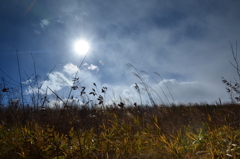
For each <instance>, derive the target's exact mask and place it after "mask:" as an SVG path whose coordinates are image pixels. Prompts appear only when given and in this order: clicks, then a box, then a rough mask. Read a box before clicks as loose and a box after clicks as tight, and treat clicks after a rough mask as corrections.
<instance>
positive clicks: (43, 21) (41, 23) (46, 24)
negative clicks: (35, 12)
mask: <svg viewBox="0 0 240 159" xmlns="http://www.w3.org/2000/svg"><path fill="white" fill-rule="evenodd" d="M49 24H50V22H49V20H47V19H43V20H41V22H40V26H41V28H42V29H44V28H45V27H47V26H48V25H49Z"/></svg>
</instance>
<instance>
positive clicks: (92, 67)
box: [88, 64, 99, 71]
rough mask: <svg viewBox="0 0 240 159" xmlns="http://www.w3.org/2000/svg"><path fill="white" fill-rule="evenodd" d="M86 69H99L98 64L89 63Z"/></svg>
mask: <svg viewBox="0 0 240 159" xmlns="http://www.w3.org/2000/svg"><path fill="white" fill-rule="evenodd" d="M88 69H89V70H97V71H99V67H98V66H95V65H93V64H91V65H90V66H88Z"/></svg>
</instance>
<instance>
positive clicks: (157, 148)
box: [0, 49, 240, 159]
mask: <svg viewBox="0 0 240 159" xmlns="http://www.w3.org/2000/svg"><path fill="white" fill-rule="evenodd" d="M232 51H233V49H232ZM235 55H236V54H234V52H233V56H235ZM33 61H34V59H33ZM235 62H236V64H238V63H237V61H235ZM18 63H19V60H18ZM81 65H82V63H81V64H80V66H79V68H80V67H81ZM130 66H131V67H133V68H134V66H132V65H130ZM234 66H236V67H235V68H236V70H237V72H238V71H239V69H238V65H234ZM34 69H35V63H34ZM134 69H135V73H134V75H135V76H136V77H137V78H139V79H140V81H141V84H142V86H143V88H144V90H145V91H146V92H147V94H148V97H149V100H150V102H151V104H150V105H144V104H141V105H139V104H137V103H134V104H130V105H126V103H124V102H122V101H120V102H113V104H111V105H107V104H106V103H105V99H104V94H105V93H106V91H107V88H106V87H103V88H102V89H101V91H100V90H98V88H97V86H96V84H95V83H93V85H94V86H95V89H92V92H85V87H81V88H78V78H77V73H76V76H75V78H74V79H73V85H72V86H71V90H70V92H69V94H68V98H67V100H63V99H62V98H61V97H60V96H59V95H58V94H57V93H56V92H54V91H52V90H51V88H48V91H50V92H52V96H54V98H55V99H56V101H58V102H56V103H55V105H51V106H49V96H48V95H42V94H40V92H39V90H40V88H41V83H40V82H39V81H38V78H37V77H38V76H37V74H36V70H35V73H34V77H35V78H34V82H35V85H37V86H38V87H37V88H38V89H37V90H33V91H32V94H31V95H30V97H31V98H30V100H31V103H30V104H29V103H26V102H25V103H24V101H26V100H25V99H24V97H25V96H24V92H23V89H24V88H23V85H22V81H21V73H20V67H19V76H20V82H19V87H18V88H19V90H18V92H20V93H19V99H20V100H18V101H15V100H13V99H12V93H14V92H16V90H15V89H13V88H12V87H10V86H8V85H7V84H6V81H4V79H2V81H1V83H0V88H1V92H0V158H4V159H21V158H29V159H32V158H35V159H45V158H46V159H49V158H51V159H64V158H66V159H78V158H83V159H85V158H86V159H112V158H116V159H117V158H119V159H145V158H149V159H158V158H159V159H175V158H184V159H188V158H189V159H199V158H201V159H214V158H226V159H228V158H233V159H237V158H240V129H239V127H240V118H239V114H240V109H239V106H240V105H239V104H238V102H239V97H238V96H239V93H240V92H238V90H239V85H238V83H233V82H231V81H230V82H229V81H228V80H226V79H225V78H223V79H222V82H223V84H225V85H226V89H227V92H228V93H229V95H230V98H231V99H232V102H230V103H222V102H221V100H220V99H219V102H216V103H212V104H209V103H188V104H171V103H168V104H162V105H157V104H156V103H155V102H154V100H153V98H152V96H151V90H150V88H149V87H148V85H147V84H146V83H145V82H144V80H143V79H142V77H141V75H140V73H139V72H138V70H137V69H136V68H134ZM1 71H2V72H3V73H5V72H4V71H3V70H1ZM5 74H6V73H5ZM6 76H8V75H7V74H6ZM137 86H138V85H137V84H136V87H135V88H136V89H137V91H138V92H139V96H140V98H141V93H140V89H139V87H137ZM32 88H33V87H32ZM78 90H79V94H80V96H82V99H84V100H85V102H84V103H83V104H82V105H81V106H79V105H76V104H75V103H74V102H72V100H71V99H72V98H73V96H72V91H78ZM99 92H101V93H99ZM101 94H102V95H101ZM88 96H95V97H96V101H95V102H92V103H91V102H90V101H89V100H88V99H89V98H87V97H88ZM172 98H173V97H172ZM173 100H174V98H173ZM4 101H5V102H4ZM59 101H60V102H62V103H63V104H62V106H60V105H59V104H58V103H59ZM133 102H134V101H133Z"/></svg>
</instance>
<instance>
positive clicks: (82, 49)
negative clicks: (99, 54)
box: [74, 40, 89, 55]
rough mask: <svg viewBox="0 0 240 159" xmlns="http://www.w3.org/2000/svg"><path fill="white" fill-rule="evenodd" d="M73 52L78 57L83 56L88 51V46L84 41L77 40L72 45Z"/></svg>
mask: <svg viewBox="0 0 240 159" xmlns="http://www.w3.org/2000/svg"><path fill="white" fill-rule="evenodd" d="M74 50H75V52H76V53H77V54H79V55H85V54H86V53H87V52H88V51H89V44H88V42H87V41H85V40H79V41H76V42H75V43H74Z"/></svg>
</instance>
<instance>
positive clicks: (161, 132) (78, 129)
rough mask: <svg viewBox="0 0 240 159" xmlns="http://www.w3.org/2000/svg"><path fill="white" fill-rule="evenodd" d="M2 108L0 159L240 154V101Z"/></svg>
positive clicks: (0, 118) (226, 155)
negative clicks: (200, 103) (170, 104)
mask: <svg viewBox="0 0 240 159" xmlns="http://www.w3.org/2000/svg"><path fill="white" fill-rule="evenodd" d="M25 111H27V113H25V115H26V114H27V116H26V117H25V121H22V120H21V119H22V118H23V116H24V115H23V114H24V113H23V109H21V107H17V106H15V107H10V106H9V107H6V108H1V111H0V112H1V114H0V121H1V126H0V140H1V142H0V143H1V144H0V149H1V152H0V158H238V157H239V155H240V145H239V144H240V130H239V124H240V118H239V114H240V109H239V105H233V104H228V105H227V104H226V105H208V104H202V105H197V104H195V105H178V106H172V107H164V106H157V107H149V106H135V107H134V106H133V107H126V108H118V107H107V108H106V109H104V110H103V109H100V108H98V109H97V108H91V109H90V108H88V107H82V108H79V107H68V109H66V108H59V109H53V108H47V109H46V110H44V111H36V110H35V111H34V110H33V109H32V108H31V107H29V108H25Z"/></svg>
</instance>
